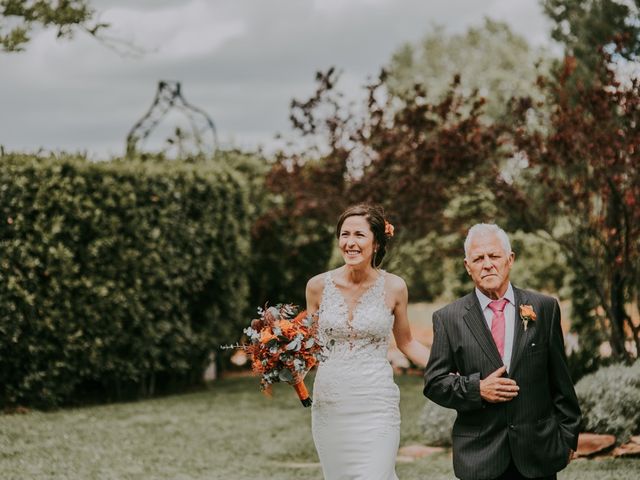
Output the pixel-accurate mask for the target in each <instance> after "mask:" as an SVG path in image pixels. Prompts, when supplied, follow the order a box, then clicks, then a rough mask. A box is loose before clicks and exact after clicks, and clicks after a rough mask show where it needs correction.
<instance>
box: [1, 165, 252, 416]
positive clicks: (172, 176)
mask: <svg viewBox="0 0 640 480" xmlns="http://www.w3.org/2000/svg"><path fill="white" fill-rule="evenodd" d="M220 160H221V161H219V162H215V161H209V162H199V163H188V162H184V161H170V162H169V161H164V162H163V161H158V160H156V161H147V162H143V161H126V162H125V161H117V160H115V161H110V162H100V163H92V162H89V161H87V160H86V159H84V158H79V157H71V156H61V157H59V158H56V157H46V158H45V157H36V156H29V155H5V156H2V157H0V404H1V405H10V404H16V403H19V404H24V405H33V406H53V405H58V404H61V403H68V402H70V401H72V400H76V399H78V398H80V399H82V398H83V397H86V396H87V395H92V396H94V397H98V398H100V399H105V398H106V399H118V398H131V397H136V396H140V395H143V396H144V395H149V394H153V393H154V391H157V390H162V389H163V388H166V387H169V386H171V385H187V384H193V383H196V382H198V381H199V380H200V378H201V373H202V370H203V367H204V365H205V363H206V361H207V357H208V355H209V352H210V351H212V350H213V349H214V348H215V347H216V345H217V344H219V343H221V342H227V341H231V340H236V337H237V332H238V331H239V330H240V329H241V327H240V324H241V323H242V322H244V320H243V318H244V315H245V314H246V310H247V308H246V307H247V305H246V296H247V283H248V282H247V265H248V246H249V225H250V221H251V219H250V217H249V214H248V201H247V186H246V185H245V180H244V178H243V176H242V175H240V174H238V173H237V172H234V171H233V170H232V169H231V168H228V167H226V166H224V165H222V160H224V159H220Z"/></svg>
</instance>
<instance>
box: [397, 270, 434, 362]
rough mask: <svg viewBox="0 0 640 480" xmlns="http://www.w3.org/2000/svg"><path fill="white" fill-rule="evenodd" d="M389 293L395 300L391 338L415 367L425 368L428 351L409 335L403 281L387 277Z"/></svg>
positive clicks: (405, 289) (406, 302)
mask: <svg viewBox="0 0 640 480" xmlns="http://www.w3.org/2000/svg"><path fill="white" fill-rule="evenodd" d="M389 277H390V280H391V281H390V282H389V283H390V284H391V285H390V286H391V289H392V290H391V291H392V292H393V297H394V298H395V306H394V308H393V315H394V316H395V321H394V323H393V336H394V338H395V340H396V345H397V346H398V349H399V350H400V351H401V352H402V353H403V354H404V355H405V356H406V357H407V358H408V359H409V360H411V361H412V362H413V363H414V364H415V365H417V366H419V367H420V368H424V367H426V366H427V360H428V359H429V349H428V348H427V347H425V346H424V345H422V344H421V343H420V342H418V341H417V340H416V339H414V338H413V336H412V335H411V329H410V328H409V317H408V315H407V304H408V303H409V292H408V290H407V284H406V283H405V281H404V280H403V279H402V278H400V277H398V276H396V275H389Z"/></svg>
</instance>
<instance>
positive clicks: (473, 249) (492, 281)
mask: <svg viewBox="0 0 640 480" xmlns="http://www.w3.org/2000/svg"><path fill="white" fill-rule="evenodd" d="M514 259H515V255H514V254H513V253H511V254H507V252H505V251H504V247H503V246H502V242H500V239H499V238H498V235H496V234H495V233H487V234H477V235H474V236H473V237H471V242H470V243H469V247H468V251H467V257H466V258H465V259H464V266H465V268H466V269H467V273H469V275H471V278H472V279H473V283H475V285H476V287H478V289H479V290H480V291H481V292H482V293H484V294H485V295H486V296H487V297H489V298H492V299H498V298H500V297H502V296H503V295H504V294H505V292H506V291H507V286H508V285H509V272H510V271H511V266H512V265H513V261H514Z"/></svg>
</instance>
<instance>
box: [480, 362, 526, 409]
mask: <svg viewBox="0 0 640 480" xmlns="http://www.w3.org/2000/svg"><path fill="white" fill-rule="evenodd" d="M506 371H507V367H505V366H504V365H503V366H502V367H500V368H499V369H497V370H496V371H495V372H493V373H492V374H491V375H489V376H488V377H487V378H485V379H484V380H480V396H481V397H482V399H483V400H485V401H487V402H490V403H499V402H508V401H510V400H513V399H514V398H515V397H516V396H518V390H520V387H518V385H517V384H516V382H515V380H512V379H510V378H502V375H503V374H504V372H506Z"/></svg>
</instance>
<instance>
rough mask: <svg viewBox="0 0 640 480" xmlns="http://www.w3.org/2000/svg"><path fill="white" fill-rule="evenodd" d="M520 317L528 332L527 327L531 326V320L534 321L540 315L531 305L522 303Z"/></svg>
mask: <svg viewBox="0 0 640 480" xmlns="http://www.w3.org/2000/svg"><path fill="white" fill-rule="evenodd" d="M520 318H521V319H522V323H523V325H524V331H525V332H526V331H527V327H529V322H533V321H534V320H535V319H536V318H538V317H537V315H536V312H535V311H534V310H533V307H532V306H531V305H520Z"/></svg>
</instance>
